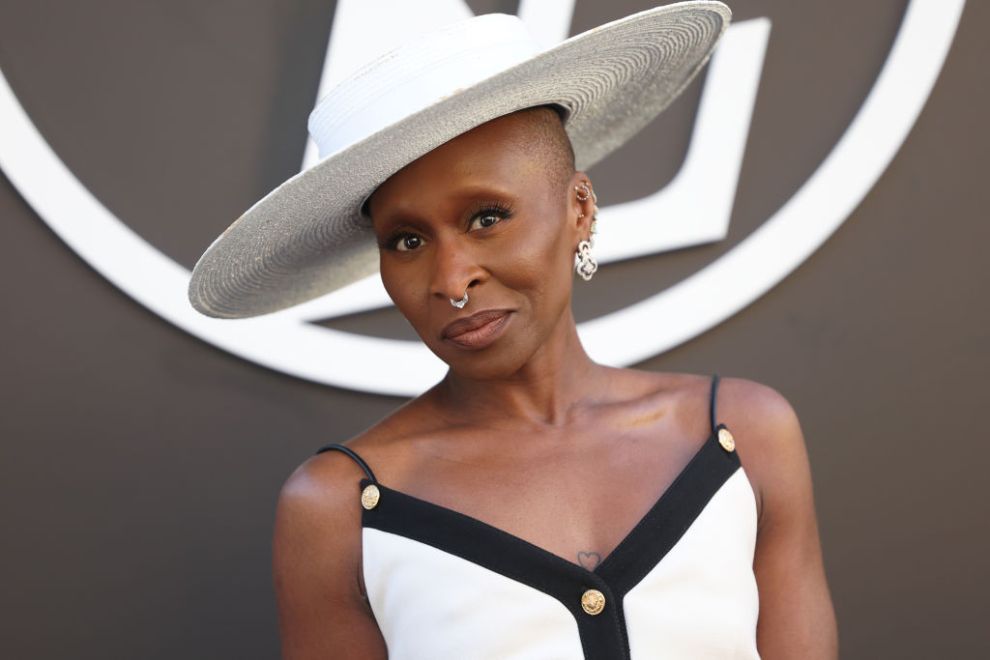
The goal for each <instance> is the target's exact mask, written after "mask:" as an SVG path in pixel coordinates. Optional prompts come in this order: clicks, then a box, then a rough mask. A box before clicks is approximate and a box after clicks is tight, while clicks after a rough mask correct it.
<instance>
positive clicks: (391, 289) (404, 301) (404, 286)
mask: <svg viewBox="0 0 990 660" xmlns="http://www.w3.org/2000/svg"><path fill="white" fill-rule="evenodd" d="M378 270H379V272H380V274H381V278H382V285H383V286H384V287H385V291H386V292H387V293H388V296H389V298H391V299H392V302H393V303H395V306H396V308H397V309H398V310H399V311H400V312H401V313H402V315H403V316H405V317H406V318H407V319H409V320H410V321H411V322H413V324H414V325H415V321H416V320H417V319H416V318H415V314H416V313H417V312H420V313H421V312H422V311H423V306H422V305H421V304H416V303H417V302H418V301H419V300H421V299H422V295H419V294H421V293H422V292H420V291H418V289H419V285H417V283H416V278H414V277H410V276H409V273H408V272H407V271H408V269H402V268H398V267H396V266H395V265H394V264H392V265H390V262H389V261H388V260H386V259H379V262H378ZM410 315H412V316H410Z"/></svg>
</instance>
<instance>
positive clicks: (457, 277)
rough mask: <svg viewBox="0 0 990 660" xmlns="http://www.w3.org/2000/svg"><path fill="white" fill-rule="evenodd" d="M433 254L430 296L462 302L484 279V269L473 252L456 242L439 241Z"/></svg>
mask: <svg viewBox="0 0 990 660" xmlns="http://www.w3.org/2000/svg"><path fill="white" fill-rule="evenodd" d="M434 245H435V249H434V252H433V256H434V262H433V273H432V277H431V280H430V296H431V297H433V298H436V299H438V300H442V301H444V302H448V301H450V300H460V299H461V298H463V297H464V294H465V293H467V291H468V289H471V288H472V287H475V286H477V285H478V284H480V283H481V281H482V280H483V279H484V272H485V271H484V269H483V268H482V267H481V266H480V265H479V264H478V261H477V259H475V257H474V255H473V254H472V253H471V250H470V249H469V248H468V247H467V246H465V245H463V244H462V243H460V242H459V241H456V240H443V239H441V240H437V241H436V242H435V243H434Z"/></svg>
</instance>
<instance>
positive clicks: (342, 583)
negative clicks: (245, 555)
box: [272, 439, 385, 660]
mask: <svg viewBox="0 0 990 660" xmlns="http://www.w3.org/2000/svg"><path fill="white" fill-rule="evenodd" d="M353 443H354V439H352V440H349V441H347V442H345V443H342V444H344V445H345V446H349V445H351V444H353ZM364 476H365V474H364V471H363V470H362V469H361V468H360V466H359V465H358V464H357V463H356V462H355V461H354V460H353V459H352V458H350V457H349V456H347V455H345V454H344V453H343V452H340V451H327V452H323V453H320V454H317V455H314V456H311V457H309V458H307V459H306V460H305V461H303V463H302V464H301V465H299V466H298V467H297V468H296V469H295V470H294V471H293V472H292V473H291V474H290V475H289V476H288V478H287V479H286V480H285V482H284V484H283V485H282V488H281V490H280V491H279V497H278V502H277V505H276V511H275V527H274V535H273V542H272V571H273V578H274V586H275V592H276V600H277V606H278V619H279V632H280V636H281V641H282V657H284V658H287V659H290V658H291V659H300V660H301V659H304V658H317V657H333V656H336V655H337V654H340V653H344V652H345V651H346V653H344V655H345V656H346V657H354V658H384V657H385V654H384V641H383V640H382V638H381V633H380V631H379V629H378V627H377V625H376V623H375V620H374V616H373V614H372V612H371V608H370V605H369V603H368V600H367V598H366V595H365V592H364V585H363V583H362V581H361V510H362V509H361V506H360V480H361V478H363V477H364Z"/></svg>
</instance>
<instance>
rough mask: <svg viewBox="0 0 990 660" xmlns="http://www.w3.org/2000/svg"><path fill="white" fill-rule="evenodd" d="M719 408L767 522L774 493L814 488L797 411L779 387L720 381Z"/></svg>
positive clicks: (732, 379) (742, 380) (734, 379)
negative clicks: (811, 484)
mask: <svg viewBox="0 0 990 660" xmlns="http://www.w3.org/2000/svg"><path fill="white" fill-rule="evenodd" d="M717 406H718V408H717V411H718V412H717V414H718V420H717V421H718V422H721V423H724V424H725V425H726V426H727V427H728V428H729V430H730V431H731V432H732V435H733V437H734V438H735V440H736V450H737V451H738V453H739V460H740V462H741V463H742V465H743V468H744V469H745V470H746V473H747V476H748V477H749V480H750V482H751V483H752V485H753V489H754V491H755V493H756V498H757V509H758V511H759V513H760V518H761V522H762V520H763V517H764V514H765V511H766V507H767V503H768V500H769V499H770V498H771V497H772V496H773V494H774V493H777V494H780V493H782V492H786V491H794V490H795V489H798V490H800V489H803V488H810V470H809V465H808V455H807V448H806V446H805V439H804V434H803V432H802V430H801V424H800V421H799V419H798V415H797V412H796V411H795V409H794V406H793V405H792V404H791V402H790V401H789V400H788V399H787V398H786V397H785V396H784V395H783V394H781V393H780V392H779V391H778V390H776V389H775V388H773V387H771V386H769V385H766V384H764V383H760V382H757V381H754V380H750V379H748V378H739V377H731V376H724V377H721V378H720V379H719V386H718V392H717ZM804 482H807V483H804Z"/></svg>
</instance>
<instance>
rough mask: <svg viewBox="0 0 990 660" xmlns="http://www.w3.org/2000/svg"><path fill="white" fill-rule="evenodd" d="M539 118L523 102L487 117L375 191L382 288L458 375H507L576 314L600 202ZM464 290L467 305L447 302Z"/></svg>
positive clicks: (374, 219) (371, 208) (373, 201)
mask: <svg viewBox="0 0 990 660" xmlns="http://www.w3.org/2000/svg"><path fill="white" fill-rule="evenodd" d="M536 112H552V111H551V110H546V109H541V110H539V111H536ZM540 121H541V120H540V118H539V117H537V116H535V115H534V112H533V111H523V112H518V113H513V114H510V115H506V116H504V117H500V118H498V119H495V120H493V121H490V122H488V123H486V124H482V125H481V126H479V127H477V128H475V129H473V130H471V131H469V132H467V133H464V134H462V135H460V136H458V137H457V138H455V139H453V140H451V141H450V142H447V143H445V144H443V145H441V146H440V147H438V148H437V149H434V150H433V151H431V152H429V153H428V154H426V155H425V156H422V157H421V158H419V159H418V160H416V161H414V162H412V163H410V164H409V165H407V166H406V167H405V168H403V169H402V170H400V171H399V172H397V173H396V174H394V175H393V176H392V177H391V178H389V179H388V180H387V181H385V183H383V184H382V185H381V186H380V187H379V188H378V189H377V190H376V191H375V193H374V194H373V195H372V197H371V199H370V200H369V205H368V209H369V212H370V215H371V218H372V223H373V226H374V232H375V235H376V237H377V240H378V243H379V254H380V266H381V277H382V282H383V283H384V285H385V289H386V290H387V291H388V293H389V295H390V296H391V298H392V300H393V301H394V302H395V305H396V306H397V307H398V308H399V311H401V312H402V314H403V315H404V316H405V317H406V318H407V319H408V320H409V322H410V324H411V325H412V327H413V328H414V329H415V330H416V332H417V333H418V334H419V336H420V337H421V338H422V340H423V341H424V342H425V343H426V345H427V346H429V348H430V349H431V350H432V351H433V352H434V353H436V355H437V356H439V357H440V358H441V359H442V360H443V361H444V362H446V363H447V364H448V365H450V367H451V368H452V369H453V370H454V371H455V372H456V373H458V374H461V375H465V376H468V377H472V378H478V379H485V378H497V377H505V376H508V375H511V374H513V373H515V372H516V371H517V370H518V369H519V368H520V367H522V366H523V365H524V364H525V363H526V362H527V361H528V360H529V359H530V358H531V357H532V356H533V354H534V353H535V352H536V351H537V350H538V349H539V348H540V347H541V346H542V345H543V344H544V342H545V341H546V340H547V339H548V338H549V337H551V335H552V334H553V333H554V332H555V331H558V332H559V331H562V330H564V328H562V325H561V324H567V323H573V318H572V316H571V311H570V296H571V285H572V282H573V265H574V251H575V249H576V247H577V243H578V242H579V241H580V240H581V239H582V238H587V236H588V223H589V221H590V217H591V211H592V208H591V206H590V204H591V202H580V201H578V200H577V198H576V194H575V191H574V185H576V184H577V183H578V182H580V181H585V180H587V177H586V176H585V175H584V174H583V173H580V172H577V173H574V172H573V170H570V169H569V168H567V169H565V170H563V171H562V170H561V169H560V168H561V158H560V157H559V154H554V152H553V150H552V149H548V148H547V147H548V145H547V143H548V142H549V140H548V139H547V137H546V134H547V133H546V124H545V123H544V124H543V126H542V128H541V127H540V126H539V122H540ZM543 121H546V115H544V117H543ZM553 121H559V120H557V119H556V118H553ZM579 213H584V214H585V216H584V217H583V218H578V215H579ZM465 291H466V292H467V294H468V297H469V300H468V303H467V304H466V305H465V306H464V308H463V309H457V308H455V307H454V306H453V305H451V303H450V299H454V300H458V299H460V298H461V297H462V296H463V295H464V293H465ZM479 313H480V314H479ZM475 315H477V316H475ZM470 317H474V318H470ZM462 319H468V322H467V323H460V324H459V325H460V326H461V327H460V328H458V327H456V326H451V325H450V324H451V323H453V322H455V321H459V320H462ZM475 326H481V327H475Z"/></svg>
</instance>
